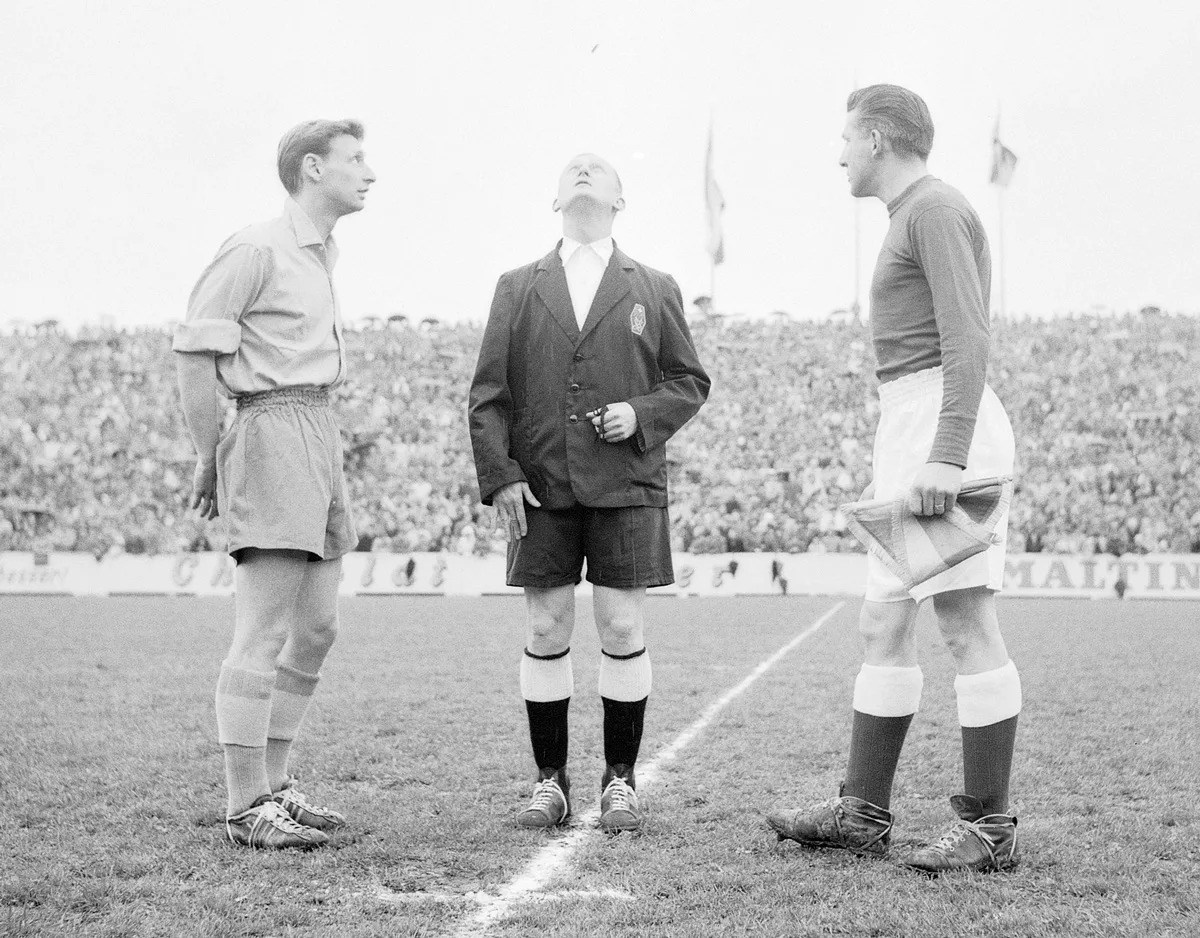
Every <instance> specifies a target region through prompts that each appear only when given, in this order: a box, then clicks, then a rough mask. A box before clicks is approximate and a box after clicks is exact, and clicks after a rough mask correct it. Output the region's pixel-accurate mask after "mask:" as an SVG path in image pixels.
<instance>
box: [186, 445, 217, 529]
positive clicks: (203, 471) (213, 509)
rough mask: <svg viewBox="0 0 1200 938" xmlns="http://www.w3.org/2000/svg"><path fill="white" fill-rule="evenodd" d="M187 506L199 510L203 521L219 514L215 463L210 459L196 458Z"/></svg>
mask: <svg viewBox="0 0 1200 938" xmlns="http://www.w3.org/2000/svg"><path fill="white" fill-rule="evenodd" d="M188 507H189V508H194V509H195V510H196V511H198V512H200V517H201V518H203V519H204V520H205V521H211V520H212V519H213V518H215V517H217V515H219V514H220V512H219V511H218V510H217V464H216V463H215V462H213V461H212V460H208V459H198V460H196V472H195V474H194V475H193V476H192V497H191V499H190V500H189V501H188Z"/></svg>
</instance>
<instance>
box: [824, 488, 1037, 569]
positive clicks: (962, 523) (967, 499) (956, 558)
mask: <svg viewBox="0 0 1200 938" xmlns="http://www.w3.org/2000/svg"><path fill="white" fill-rule="evenodd" d="M1012 493H1013V483H1012V479H1011V478H1009V477H1007V476H1005V477H1002V478H1001V477H995V478H990V479H978V480H976V481H975V482H968V483H966V484H965V485H964V486H963V487H962V491H960V492H959V493H958V500H957V501H956V502H955V503H954V507H953V508H951V509H950V510H949V511H948V512H946V513H945V514H943V515H929V516H925V515H914V514H913V513H912V511H911V510H909V507H908V496H907V494H906V495H903V496H901V497H899V498H895V499H892V500H890V501H884V500H881V499H875V500H871V501H865V502H850V503H849V504H847V505H842V506H841V511H842V513H843V514H844V515H845V516H846V520H847V523H848V525H849V527H850V530H851V531H853V532H854V536H855V537H857V538H858V539H859V540H860V541H862V542H863V543H864V544H865V545H866V546H867V549H868V550H870V551H871V553H873V554H874V555H875V556H876V557H878V558H879V559H880V561H881V562H882V563H883V565H884V566H885V567H887V568H888V569H889V570H891V571H892V572H893V573H894V574H896V576H898V577H899V578H900V580H901V582H903V583H904V587H905V589H912V588H913V587H914V586H916V585H918V584H919V583H924V582H925V581H926V580H928V579H929V578H930V577H934V576H937V575H938V574H939V573H942V572H944V571H946V570H949V569H950V568H951V567H953V566H954V565H955V564H959V563H962V562H963V561H964V560H966V559H967V558H968V557H973V556H974V555H975V554H978V553H980V552H981V551H985V550H987V549H988V548H989V547H991V546H992V545H993V544H996V543H998V542H999V541H998V538H997V536H996V525H997V524H999V522H1000V519H1001V517H1003V515H1004V511H1005V509H1006V508H1007V507H1008V503H1009V502H1010V501H1011V500H1012Z"/></svg>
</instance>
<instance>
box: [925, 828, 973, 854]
mask: <svg viewBox="0 0 1200 938" xmlns="http://www.w3.org/2000/svg"><path fill="white" fill-rule="evenodd" d="M973 832H974V829H973V828H972V827H971V826H970V825H969V824H955V825H954V826H953V827H952V828H950V830H948V831H946V833H944V834H942V836H941V837H940V838H939V839H938V841H937V843H935V844H934V845H933V849H934V850H940V851H941V852H943V853H953V852H954V848H955V847H957V846H958V845H959V844H960V843H962V842H963V841H964V840H966V838H967V837H968V836H969V835H970V834H972V833H973Z"/></svg>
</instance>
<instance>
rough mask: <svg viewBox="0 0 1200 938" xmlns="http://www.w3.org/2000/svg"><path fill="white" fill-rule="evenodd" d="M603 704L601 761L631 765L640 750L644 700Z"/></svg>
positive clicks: (605, 700)
mask: <svg viewBox="0 0 1200 938" xmlns="http://www.w3.org/2000/svg"><path fill="white" fill-rule="evenodd" d="M600 699H601V701H603V703H604V761H605V762H606V763H607V764H608V765H629V766H631V765H633V764H634V763H635V762H637V757H638V750H639V749H641V747H642V726H643V725H644V723H645V720H646V701H647V700H649V699H650V698H649V697H643V698H642V699H641V700H611V699H610V698H608V697H601V698H600Z"/></svg>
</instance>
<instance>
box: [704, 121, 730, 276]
mask: <svg viewBox="0 0 1200 938" xmlns="http://www.w3.org/2000/svg"><path fill="white" fill-rule="evenodd" d="M704 208H705V212H706V213H707V215H708V245H707V247H708V253H709V256H711V257H712V262H713V264H714V265H716V264H723V263H724V262H725V232H724V230H723V229H722V227H721V213H722V212H724V211H725V197H724V196H723V195H721V187H720V186H718V185H717V180H716V178H715V177H714V176H713V132H712V124H709V125H708V151H707V153H705V156H704Z"/></svg>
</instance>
